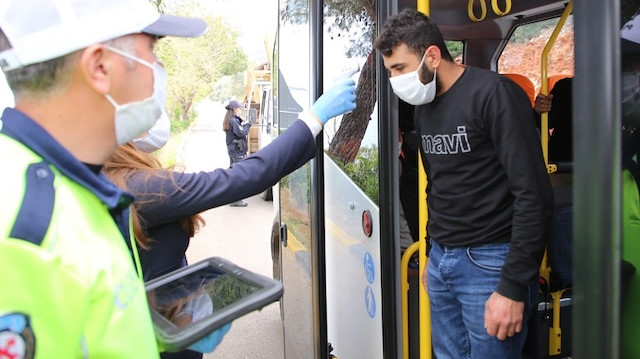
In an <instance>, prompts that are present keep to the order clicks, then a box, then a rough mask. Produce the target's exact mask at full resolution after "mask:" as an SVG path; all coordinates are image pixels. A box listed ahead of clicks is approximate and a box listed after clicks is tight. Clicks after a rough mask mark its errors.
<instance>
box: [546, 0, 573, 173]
mask: <svg viewBox="0 0 640 359" xmlns="http://www.w3.org/2000/svg"><path fill="white" fill-rule="evenodd" d="M572 10H573V0H571V1H569V3H568V4H567V6H566V7H565V9H564V11H563V12H562V16H561V17H560V20H558V23H557V24H556V27H555V29H553V32H552V33H551V36H550V37H549V40H548V41H547V44H546V45H545V47H544V50H542V57H541V58H540V93H541V94H543V95H545V96H547V95H549V88H548V86H547V81H548V78H549V76H548V75H547V65H548V64H547V61H548V57H549V52H550V51H551V48H552V47H553V44H554V43H555V42H556V39H557V38H558V35H559V34H560V31H561V30H562V28H563V27H564V24H565V22H567V18H568V17H569V15H570V14H571V11H572ZM540 142H541V145H542V155H543V156H544V163H545V165H546V166H547V172H548V173H554V172H556V171H557V170H558V166H556V165H555V164H552V163H549V114H548V113H547V112H544V113H542V115H541V116H540Z"/></svg>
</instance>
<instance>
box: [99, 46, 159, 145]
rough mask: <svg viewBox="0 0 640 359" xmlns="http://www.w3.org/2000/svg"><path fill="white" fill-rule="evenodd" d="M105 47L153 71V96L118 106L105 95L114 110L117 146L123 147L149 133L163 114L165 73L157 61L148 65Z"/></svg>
mask: <svg viewBox="0 0 640 359" xmlns="http://www.w3.org/2000/svg"><path fill="white" fill-rule="evenodd" d="M105 47H106V48H107V49H109V50H110V51H113V52H115V53H117V54H119V55H120V56H123V57H126V58H128V59H131V60H133V61H135V62H137V63H139V64H142V65H144V66H146V67H148V68H150V69H152V70H153V94H151V96H150V97H148V98H146V99H144V100H141V101H134V102H129V103H126V104H123V105H119V104H118V103H117V102H116V101H115V100H114V99H113V98H112V97H111V96H110V95H108V94H107V95H105V96H106V97H107V100H109V102H110V103H111V104H112V105H113V107H115V109H116V112H115V130H116V142H117V143H118V145H123V144H125V143H127V142H129V141H131V140H133V139H135V138H138V136H140V135H141V134H143V133H145V132H147V131H149V129H150V128H151V127H152V126H153V125H154V124H155V123H156V121H157V120H158V119H159V118H160V116H161V115H162V112H164V109H165V103H166V100H167V73H166V71H165V70H164V67H162V65H160V64H159V63H158V62H157V61H156V62H154V63H153V64H150V63H149V62H147V61H144V60H142V59H140V58H138V57H136V56H134V55H131V54H129V53H126V52H124V51H122V50H119V49H116V48H114V47H111V46H105Z"/></svg>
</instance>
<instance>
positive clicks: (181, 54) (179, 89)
mask: <svg viewBox="0 0 640 359" xmlns="http://www.w3.org/2000/svg"><path fill="white" fill-rule="evenodd" d="M152 3H153V4H154V5H156V6H157V7H158V8H159V9H160V11H163V10H165V9H170V11H169V12H170V13H171V14H176V15H182V16H194V17H200V18H202V19H204V21H205V22H206V23H207V25H208V26H209V29H208V31H207V32H206V33H205V34H204V35H202V36H199V37H195V38H187V39H184V38H176V37H167V38H165V39H163V40H162V41H160V42H159V43H158V46H157V48H156V53H157V54H158V56H159V58H160V59H161V60H162V61H163V63H164V66H165V68H166V70H167V80H168V83H169V87H168V93H167V111H169V114H170V116H171V117H172V118H173V119H174V120H181V121H188V120H189V119H190V111H191V109H192V106H193V104H194V103H196V102H198V101H200V100H202V99H203V98H205V97H206V96H208V95H209V93H211V91H212V90H213V86H214V84H215V83H216V81H218V80H219V79H220V78H221V77H222V76H224V75H230V74H234V73H237V72H241V71H243V70H244V69H245V68H246V66H247V56H246V54H245V53H244V52H243V51H242V49H241V48H240V46H239V44H238V41H237V40H238V35H239V34H238V30H237V29H235V28H233V27H232V26H231V25H229V24H228V23H227V22H226V20H225V19H223V18H221V17H214V16H212V15H205V16H202V14H205V13H206V11H204V10H203V9H202V8H201V7H200V6H199V5H197V4H195V3H192V2H182V1H175V0H173V1H167V0H164V1H163V0H152Z"/></svg>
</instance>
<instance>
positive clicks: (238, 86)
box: [209, 73, 244, 103]
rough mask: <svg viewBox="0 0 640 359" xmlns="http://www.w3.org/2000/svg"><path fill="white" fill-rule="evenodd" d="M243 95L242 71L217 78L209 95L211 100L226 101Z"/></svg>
mask: <svg viewBox="0 0 640 359" xmlns="http://www.w3.org/2000/svg"><path fill="white" fill-rule="evenodd" d="M243 96H244V76H243V74H242V73H236V74H233V75H230V76H224V77H222V78H221V79H220V80H218V82H216V84H215V85H214V86H213V90H211V94H210V96H209V97H210V98H211V99H212V100H213V101H218V102H224V103H226V102H227V101H229V100H230V99H241V98H242V97H243Z"/></svg>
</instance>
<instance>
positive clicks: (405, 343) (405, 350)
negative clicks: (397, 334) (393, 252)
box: [400, 242, 420, 359]
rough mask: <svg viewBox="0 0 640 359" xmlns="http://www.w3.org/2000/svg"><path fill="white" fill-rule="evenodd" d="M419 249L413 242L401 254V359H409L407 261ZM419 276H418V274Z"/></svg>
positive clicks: (416, 243)
mask: <svg viewBox="0 0 640 359" xmlns="http://www.w3.org/2000/svg"><path fill="white" fill-rule="evenodd" d="M419 248H420V242H414V243H413V244H412V245H410V246H409V247H407V249H406V250H405V251H404V253H403V254H402V259H401V260H400V292H402V293H401V300H402V305H401V307H402V358H403V359H409V261H410V260H411V257H412V256H413V254H414V253H415V252H416V251H417V250H418V249H419ZM419 275H420V274H419Z"/></svg>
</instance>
